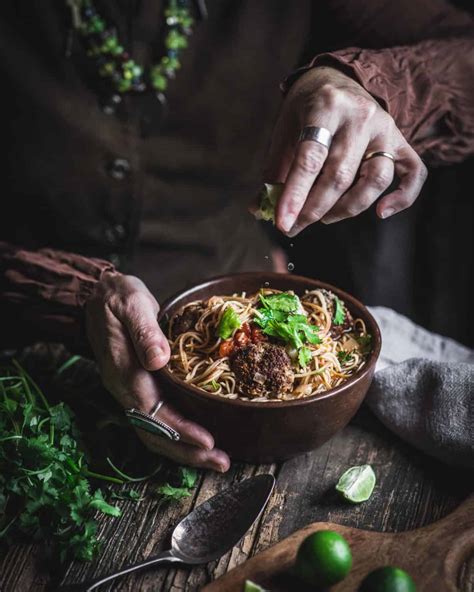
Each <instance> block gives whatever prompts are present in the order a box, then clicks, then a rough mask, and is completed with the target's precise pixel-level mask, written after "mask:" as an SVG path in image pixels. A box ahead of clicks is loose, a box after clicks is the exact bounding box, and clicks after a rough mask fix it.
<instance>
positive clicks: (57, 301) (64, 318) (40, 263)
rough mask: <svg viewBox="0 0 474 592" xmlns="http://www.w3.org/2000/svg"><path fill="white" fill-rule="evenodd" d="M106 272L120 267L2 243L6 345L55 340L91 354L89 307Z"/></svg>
mask: <svg viewBox="0 0 474 592" xmlns="http://www.w3.org/2000/svg"><path fill="white" fill-rule="evenodd" d="M106 271H114V266H113V265H112V264H111V263H109V262H108V261H104V260H102V259H93V258H88V257H84V256H82V255H77V254H72V253H66V252H64V251H57V250H53V249H40V250H38V251H28V250H25V249H22V248H19V247H15V246H14V245H11V244H8V243H2V242H0V318H1V322H2V327H3V330H2V334H1V337H0V345H1V346H2V347H3V348H8V347H18V346H21V345H26V344H28V343H32V342H34V341H39V340H49V341H59V342H61V343H65V344H66V345H69V346H70V347H72V348H73V349H75V350H77V351H87V348H88V346H87V340H86V337H85V331H84V324H83V314H82V313H83V306H84V304H85V302H86V301H87V298H88V297H89V296H90V295H91V293H92V291H93V288H94V285H95V284H96V282H98V281H99V280H100V279H101V277H102V275H103V273H104V272H106Z"/></svg>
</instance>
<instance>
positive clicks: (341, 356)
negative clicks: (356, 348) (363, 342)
mask: <svg viewBox="0 0 474 592" xmlns="http://www.w3.org/2000/svg"><path fill="white" fill-rule="evenodd" d="M337 358H338V360H339V361H340V362H341V364H347V363H349V362H351V361H352V352H348V351H344V350H341V351H339V352H337Z"/></svg>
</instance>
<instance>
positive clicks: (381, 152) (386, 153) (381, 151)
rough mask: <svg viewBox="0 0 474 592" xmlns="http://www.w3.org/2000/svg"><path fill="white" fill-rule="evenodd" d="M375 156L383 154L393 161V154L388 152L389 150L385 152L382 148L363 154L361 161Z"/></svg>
mask: <svg viewBox="0 0 474 592" xmlns="http://www.w3.org/2000/svg"><path fill="white" fill-rule="evenodd" d="M377 156H385V158H390V160H391V161H393V162H395V156H393V154H390V152H385V151H384V150H375V151H374V152H367V154H365V155H364V157H363V159H362V162H365V161H366V160H370V159H371V158H375V157H377Z"/></svg>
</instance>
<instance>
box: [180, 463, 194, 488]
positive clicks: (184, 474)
mask: <svg viewBox="0 0 474 592" xmlns="http://www.w3.org/2000/svg"><path fill="white" fill-rule="evenodd" d="M180 471H181V480H182V484H183V486H184V487H194V486H195V484H196V480H197V471H196V469H191V468H189V467H181V468H180Z"/></svg>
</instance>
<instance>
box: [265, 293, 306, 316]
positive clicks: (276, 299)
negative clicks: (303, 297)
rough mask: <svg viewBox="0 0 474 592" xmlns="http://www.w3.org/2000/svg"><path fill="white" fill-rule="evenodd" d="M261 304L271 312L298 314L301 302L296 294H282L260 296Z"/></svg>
mask: <svg viewBox="0 0 474 592" xmlns="http://www.w3.org/2000/svg"><path fill="white" fill-rule="evenodd" d="M260 302H261V303H262V304H263V306H264V307H265V308H267V309H270V310H279V311H281V312H296V311H298V310H299V308H300V300H299V298H298V296H296V295H295V294H288V293H287V292H282V293H281V294H272V295H271V296H264V295H263V294H260Z"/></svg>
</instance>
